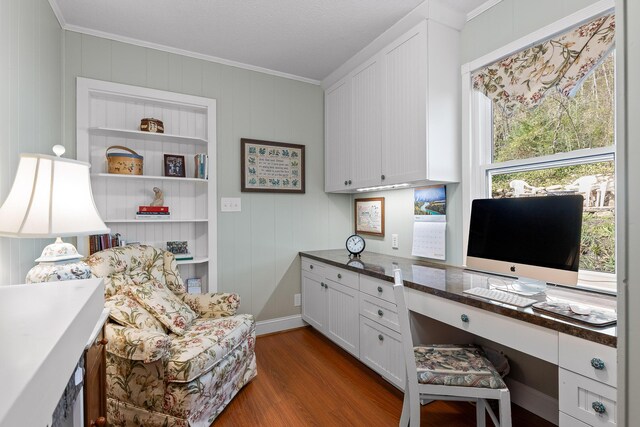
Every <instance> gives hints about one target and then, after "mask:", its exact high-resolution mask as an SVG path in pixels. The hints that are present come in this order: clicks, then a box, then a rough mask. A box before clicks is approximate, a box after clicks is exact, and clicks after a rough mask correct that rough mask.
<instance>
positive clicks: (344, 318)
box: [325, 280, 360, 357]
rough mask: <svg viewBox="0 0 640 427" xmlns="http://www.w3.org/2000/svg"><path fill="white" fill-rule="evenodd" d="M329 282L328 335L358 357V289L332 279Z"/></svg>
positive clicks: (327, 282)
mask: <svg viewBox="0 0 640 427" xmlns="http://www.w3.org/2000/svg"><path fill="white" fill-rule="evenodd" d="M325 283H326V284H327V294H328V298H327V321H326V328H327V330H326V335H327V336H328V337H329V339H331V340H332V341H333V342H335V343H336V344H338V345H339V346H340V347H342V348H344V349H345V350H347V351H348V352H349V353H351V354H353V355H354V356H356V357H358V354H359V349H360V339H359V331H358V316H359V314H358V290H356V289H353V288H350V287H347V286H345V285H341V284H340V283H336V282H333V281H331V280H327V281H325Z"/></svg>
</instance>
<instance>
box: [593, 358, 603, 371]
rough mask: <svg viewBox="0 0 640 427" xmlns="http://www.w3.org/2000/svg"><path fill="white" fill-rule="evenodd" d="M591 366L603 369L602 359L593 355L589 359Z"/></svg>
mask: <svg viewBox="0 0 640 427" xmlns="http://www.w3.org/2000/svg"><path fill="white" fill-rule="evenodd" d="M591 366H593V367H594V368H595V369H598V370H603V369H604V361H603V360H602V359H598V358H597V357H594V358H593V359H591Z"/></svg>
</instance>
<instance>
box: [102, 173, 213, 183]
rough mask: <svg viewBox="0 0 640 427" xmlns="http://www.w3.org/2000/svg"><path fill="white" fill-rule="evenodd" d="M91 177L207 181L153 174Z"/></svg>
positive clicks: (103, 174)
mask: <svg viewBox="0 0 640 427" xmlns="http://www.w3.org/2000/svg"><path fill="white" fill-rule="evenodd" d="M91 177H92V178H119V179H155V180H163V181H182V182H205V183H206V182H208V180H207V179H202V178H179V177H175V176H155V175H123V174H117V173H93V174H91Z"/></svg>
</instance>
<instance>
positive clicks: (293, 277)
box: [64, 31, 351, 320]
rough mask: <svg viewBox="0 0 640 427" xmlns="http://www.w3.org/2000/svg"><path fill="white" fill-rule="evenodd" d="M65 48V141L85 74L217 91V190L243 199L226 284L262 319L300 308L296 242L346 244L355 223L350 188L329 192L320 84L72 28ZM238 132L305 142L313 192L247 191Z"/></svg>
mask: <svg viewBox="0 0 640 427" xmlns="http://www.w3.org/2000/svg"><path fill="white" fill-rule="evenodd" d="M64 48H65V58H64V65H65V72H64V112H65V120H64V139H65V142H66V143H67V145H70V146H74V145H75V126H76V125H75V117H76V112H75V104H76V90H75V88H76V82H75V80H76V77H77V76H82V77H89V78H94V79H100V80H107V81H112V82H117V83H125V84H132V85H138V86H144V87H150V88H155V89H162V90H169V91H173V92H180V93H186V94H191V95H198V96H204V97H208V98H214V99H216V100H217V127H218V135H217V136H218V149H217V151H218V152H217V155H218V164H217V178H218V197H241V199H242V212H240V213H221V212H219V213H218V287H219V289H220V290H221V291H234V292H238V293H239V294H240V297H241V299H242V302H241V310H242V311H244V312H249V313H252V314H254V315H256V316H257V319H258V320H266V319H273V318H277V317H283V316H288V315H293V314H297V313H300V308H299V307H294V305H293V299H294V294H296V293H299V292H300V262H299V259H298V257H297V254H298V251H301V250H313V249H327V248H335V247H339V246H340V245H341V244H342V243H343V240H344V239H346V236H347V235H348V233H349V227H350V223H351V216H350V213H351V211H350V197H349V196H347V195H334V194H326V193H325V192H324V130H323V129H324V113H323V108H324V107H323V106H324V103H323V102H324V101H323V92H322V89H321V88H320V87H319V86H316V85H312V84H308V83H302V82H299V81H294V80H289V79H285V78H281V77H275V76H271V75H267V74H262V73H258V72H254V71H247V70H243V69H239V68H234V67H230V66H227V65H221V64H216V63H212V62H207V61H202V60H198V59H193V58H189V57H185V56H180V55H174V54H170V53H166V52H161V51H157V50H153V49H148V48H142V47H138V46H134V45H130V44H125V43H120V42H115V41H111V40H107V39H103V38H98V37H93V36H88V35H81V34H78V33H74V32H69V31H65V43H64ZM240 138H254V139H263V140H270V141H281V142H290V143H295V144H303V145H305V146H306V152H305V154H306V194H304V195H297V194H296V195H291V194H259V193H241V192H240ZM74 153H75V150H74ZM218 202H219V201H218Z"/></svg>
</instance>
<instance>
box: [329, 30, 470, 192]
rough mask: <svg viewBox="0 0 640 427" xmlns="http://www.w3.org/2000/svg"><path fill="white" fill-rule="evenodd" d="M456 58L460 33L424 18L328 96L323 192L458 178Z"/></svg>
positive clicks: (458, 82)
mask: <svg viewBox="0 0 640 427" xmlns="http://www.w3.org/2000/svg"><path fill="white" fill-rule="evenodd" d="M458 57H459V31H458V30H456V29H454V28H452V27H449V26H447V25H444V24H441V23H439V22H437V21H434V20H433V19H425V20H423V21H421V22H420V23H419V24H418V25H416V26H415V27H413V28H411V29H410V30H409V31H407V32H405V33H404V34H403V35H401V36H400V37H398V38H397V39H396V40H395V41H393V42H392V43H390V44H389V45H388V46H386V47H385V48H384V49H382V50H381V51H380V52H378V53H377V54H376V55H374V56H372V57H371V58H370V59H369V60H367V61H365V62H364V63H362V64H361V65H360V66H359V67H357V68H356V69H355V70H353V71H352V72H351V73H349V75H347V76H346V77H345V78H343V79H342V80H340V81H338V82H337V83H336V84H334V85H333V86H332V87H331V88H330V89H329V90H327V92H326V106H325V107H326V140H325V147H326V155H327V157H326V162H325V168H326V169H325V171H326V174H327V180H326V186H325V190H326V191H328V192H336V191H338V192H354V191H356V190H357V189H358V188H364V187H372V186H380V185H394V184H410V185H413V186H415V185H421V184H431V183H433V184H436V183H450V182H458V181H459V180H460V119H459V117H460V111H459V110H460V89H459V86H460V78H459V75H460V66H459V60H458ZM347 87H349V99H345V98H343V97H346V93H347V89H346V88H347ZM337 91H341V92H340V94H337ZM338 135H339V136H338ZM338 144H339V146H338ZM343 145H346V146H348V147H349V149H348V150H345V147H343ZM339 153H343V154H339ZM340 155H344V156H345V157H344V158H342V159H338V158H337V157H336V156H340ZM336 174H337V175H339V176H340V178H338V176H335V177H333V178H332V176H334V175H336ZM333 180H335V182H334V181H333ZM345 181H346V182H347V184H346V185H345V184H344V182H345ZM349 181H351V183H349ZM330 184H331V185H330ZM340 184H342V185H340Z"/></svg>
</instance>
